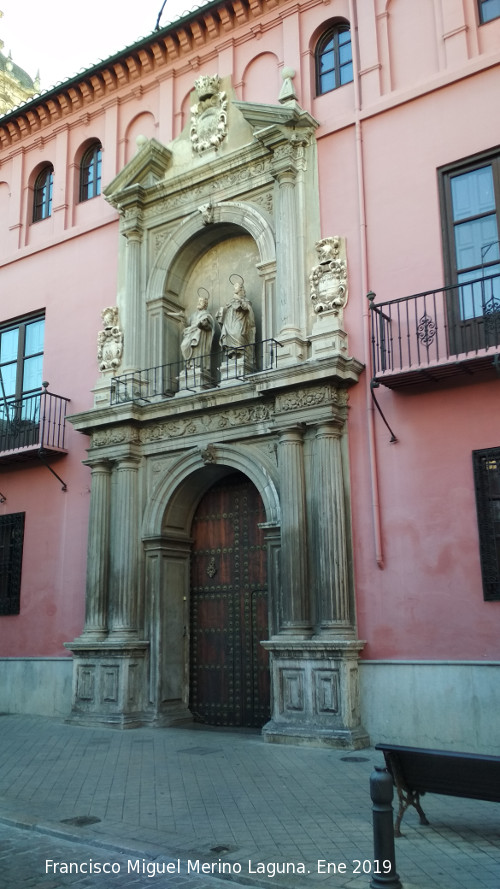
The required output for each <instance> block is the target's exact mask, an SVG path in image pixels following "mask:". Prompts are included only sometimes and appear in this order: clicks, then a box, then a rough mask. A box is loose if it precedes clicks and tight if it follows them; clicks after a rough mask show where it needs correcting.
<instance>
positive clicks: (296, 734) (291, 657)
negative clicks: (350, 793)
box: [261, 637, 370, 750]
mask: <svg viewBox="0 0 500 889" xmlns="http://www.w3.org/2000/svg"><path fill="white" fill-rule="evenodd" d="M261 644H262V645H263V646H264V648H265V649H266V650H267V651H269V654H270V660H271V682H272V690H273V696H272V697H273V712H272V715H271V720H270V721H269V722H268V723H267V724H266V725H265V726H264V728H263V729H262V736H263V738H264V740H266V741H270V742H272V743H279V744H310V745H314V746H327V747H337V748H344V749H349V750H359V749H361V748H363V747H368V746H369V745H370V739H369V737H368V734H367V732H366V731H365V730H364V728H363V726H362V724H361V712H360V697H359V666H358V659H359V653H360V651H361V650H362V648H363V647H364V644H365V643H364V642H362V641H360V640H358V639H346V638H329V639H326V638H318V637H314V638H312V639H308V640H298V639H297V640H292V639H290V638H282V639H273V640H270V641H268V642H262V643H261Z"/></svg>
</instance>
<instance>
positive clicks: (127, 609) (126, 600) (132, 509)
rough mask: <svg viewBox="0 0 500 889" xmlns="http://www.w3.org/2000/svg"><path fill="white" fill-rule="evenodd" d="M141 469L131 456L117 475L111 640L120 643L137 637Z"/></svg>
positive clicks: (124, 458) (112, 546) (112, 548)
mask: <svg viewBox="0 0 500 889" xmlns="http://www.w3.org/2000/svg"><path fill="white" fill-rule="evenodd" d="M138 468H139V461H138V459H137V458H136V457H133V456H128V457H123V458H121V459H120V460H119V462H118V464H117V466H116V469H115V472H114V475H115V479H114V484H115V490H114V503H113V512H112V537H111V591H110V603H109V604H110V608H109V612H110V616H109V624H110V630H111V635H110V639H113V640H117V641H118V640H122V639H123V640H127V639H131V638H134V637H135V635H136V633H137V595H138V584H139V576H138V548H139V527H138Z"/></svg>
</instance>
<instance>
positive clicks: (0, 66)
mask: <svg viewBox="0 0 500 889" xmlns="http://www.w3.org/2000/svg"><path fill="white" fill-rule="evenodd" d="M0 71H1V72H4V73H5V74H7V75H8V76H10V77H12V78H13V80H17V82H18V84H19V85H20V86H22V88H23V89H24V90H26V91H29V92H32V93H34V92H36V87H35V82H34V80H32V78H31V77H30V76H29V74H28V73H27V72H26V71H24V69H23V68H20V67H19V65H16V64H15V62H13V61H12V58H11V57H10V56H9V57H8V58H7V57H6V56H4V54H3V52H0Z"/></svg>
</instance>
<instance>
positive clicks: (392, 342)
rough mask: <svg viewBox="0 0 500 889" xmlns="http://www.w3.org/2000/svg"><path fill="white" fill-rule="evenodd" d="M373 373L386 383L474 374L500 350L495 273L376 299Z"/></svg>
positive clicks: (499, 286)
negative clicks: (420, 290) (450, 284)
mask: <svg viewBox="0 0 500 889" xmlns="http://www.w3.org/2000/svg"><path fill="white" fill-rule="evenodd" d="M368 299H369V300H370V310H371V342H372V361H373V377H374V378H375V379H376V380H377V381H379V382H381V383H383V384H384V385H387V386H389V387H392V388H394V387H397V386H403V385H408V384H411V383H412V382H421V381H423V380H439V379H445V378H446V377H451V376H453V375H456V374H457V373H462V374H463V373H464V372H465V373H469V374H474V373H476V372H478V371H479V370H484V369H486V368H491V367H496V365H497V363H498V355H499V353H500V275H491V276H490V277H483V278H479V279H477V280H474V281H468V282H465V283H461V284H457V285H453V286H450V287H442V288H440V289H439V290H429V291H426V292H424V293H417V294H414V295H413V296H406V297H401V298H400V299H393V300H389V301H388V302H384V303H375V294H374V293H370V294H368Z"/></svg>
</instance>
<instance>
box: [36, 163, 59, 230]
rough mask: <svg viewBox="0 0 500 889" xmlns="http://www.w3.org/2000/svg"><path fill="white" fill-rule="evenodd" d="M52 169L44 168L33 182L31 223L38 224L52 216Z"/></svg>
mask: <svg viewBox="0 0 500 889" xmlns="http://www.w3.org/2000/svg"><path fill="white" fill-rule="evenodd" d="M53 183H54V169H53V167H52V166H47V167H44V168H43V170H42V171H41V173H39V174H38V176H37V178H36V180H35V186H34V189H33V222H40V220H42V219H47V218H48V217H49V216H51V215H52V188H53Z"/></svg>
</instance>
